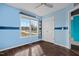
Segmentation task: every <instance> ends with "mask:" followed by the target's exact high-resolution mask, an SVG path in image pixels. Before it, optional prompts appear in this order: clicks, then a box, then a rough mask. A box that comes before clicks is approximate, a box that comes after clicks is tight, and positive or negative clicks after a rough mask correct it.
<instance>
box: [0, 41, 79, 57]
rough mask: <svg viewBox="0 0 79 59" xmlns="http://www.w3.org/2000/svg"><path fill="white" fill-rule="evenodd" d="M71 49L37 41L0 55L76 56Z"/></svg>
mask: <svg viewBox="0 0 79 59" xmlns="http://www.w3.org/2000/svg"><path fill="white" fill-rule="evenodd" d="M78 55H79V54H76V53H74V52H73V51H72V50H69V49H67V48H64V47H61V46H58V45H55V44H51V43H48V42H44V41H39V42H36V43H32V44H29V45H24V46H20V47H17V48H13V49H9V50H6V51H2V52H0V56H78Z"/></svg>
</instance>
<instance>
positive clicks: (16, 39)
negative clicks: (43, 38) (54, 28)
mask: <svg viewBox="0 0 79 59" xmlns="http://www.w3.org/2000/svg"><path fill="white" fill-rule="evenodd" d="M20 11H21V10H18V9H15V8H13V7H10V6H7V5H6V4H0V26H9V27H19V26H20V16H19V12H20ZM39 40H40V39H38V37H37V36H35V37H29V38H20V30H19V29H16V30H11V29H7V30H6V29H5V30H3V29H0V51H2V50H5V49H8V48H13V47H17V46H20V45H24V44H28V43H32V42H36V41H39Z"/></svg>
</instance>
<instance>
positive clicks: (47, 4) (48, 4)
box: [35, 3, 53, 8]
mask: <svg viewBox="0 0 79 59" xmlns="http://www.w3.org/2000/svg"><path fill="white" fill-rule="evenodd" d="M42 5H44V6H47V7H49V8H52V7H53V5H52V4H50V3H40V4H39V5H38V6H36V7H35V8H39V7H41V6H42Z"/></svg>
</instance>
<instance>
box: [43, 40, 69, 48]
mask: <svg viewBox="0 0 79 59" xmlns="http://www.w3.org/2000/svg"><path fill="white" fill-rule="evenodd" d="M43 41H46V40H43ZM46 42H48V41H46ZM49 43H53V44H55V45H58V46H62V47H65V48H68V49H70V47H69V46H65V45H62V44H58V43H55V42H49Z"/></svg>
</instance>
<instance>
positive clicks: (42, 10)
mask: <svg viewBox="0 0 79 59" xmlns="http://www.w3.org/2000/svg"><path fill="white" fill-rule="evenodd" d="M39 4H40V3H8V5H10V6H12V7H16V8H19V9H22V10H25V11H30V12H32V13H35V14H37V15H39V16H44V15H46V14H48V13H51V12H55V11H57V10H60V9H63V8H65V7H66V6H67V5H68V4H69V3H50V4H52V5H53V8H49V7H47V6H45V5H42V6H40V7H39V8H35V7H36V6H38V5H39Z"/></svg>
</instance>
